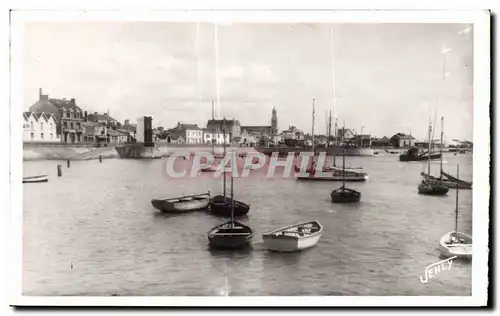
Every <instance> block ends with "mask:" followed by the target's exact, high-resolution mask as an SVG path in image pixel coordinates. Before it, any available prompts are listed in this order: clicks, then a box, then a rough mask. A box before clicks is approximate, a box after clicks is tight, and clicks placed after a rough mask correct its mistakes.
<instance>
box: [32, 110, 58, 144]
mask: <svg viewBox="0 0 500 316" xmlns="http://www.w3.org/2000/svg"><path fill="white" fill-rule="evenodd" d="M60 141H61V137H60V135H59V134H58V133H57V119H56V117H55V116H54V114H52V113H40V112H24V113H23V142H60Z"/></svg>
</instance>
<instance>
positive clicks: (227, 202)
mask: <svg viewBox="0 0 500 316" xmlns="http://www.w3.org/2000/svg"><path fill="white" fill-rule="evenodd" d="M249 211H250V205H247V204H245V203H243V202H240V201H237V200H234V216H235V217H239V216H244V215H246V214H247V213H248V212H249ZM210 213H211V214H213V215H217V216H222V217H231V198H229V197H225V198H224V196H222V195H217V196H214V197H213V198H212V200H211V201H210Z"/></svg>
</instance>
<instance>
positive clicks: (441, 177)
mask: <svg viewBox="0 0 500 316" xmlns="http://www.w3.org/2000/svg"><path fill="white" fill-rule="evenodd" d="M440 155H441V161H440V167H439V168H440V169H439V180H443V117H442V116H441V150H440Z"/></svg>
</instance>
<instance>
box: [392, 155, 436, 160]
mask: <svg viewBox="0 0 500 316" xmlns="http://www.w3.org/2000/svg"><path fill="white" fill-rule="evenodd" d="M440 158H441V154H431V160H435V159H440ZM427 160H429V156H428V155H419V156H414V155H407V154H402V155H400V156H399V161H427Z"/></svg>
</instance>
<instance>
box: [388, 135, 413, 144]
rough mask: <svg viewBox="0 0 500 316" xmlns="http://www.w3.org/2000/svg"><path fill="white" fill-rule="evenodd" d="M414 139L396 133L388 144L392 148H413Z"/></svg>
mask: <svg viewBox="0 0 500 316" xmlns="http://www.w3.org/2000/svg"><path fill="white" fill-rule="evenodd" d="M415 141H416V139H415V137H413V136H411V135H407V134H405V133H397V134H394V136H392V137H391V139H390V143H391V145H392V146H393V147H394V148H405V147H406V148H408V147H413V146H415Z"/></svg>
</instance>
